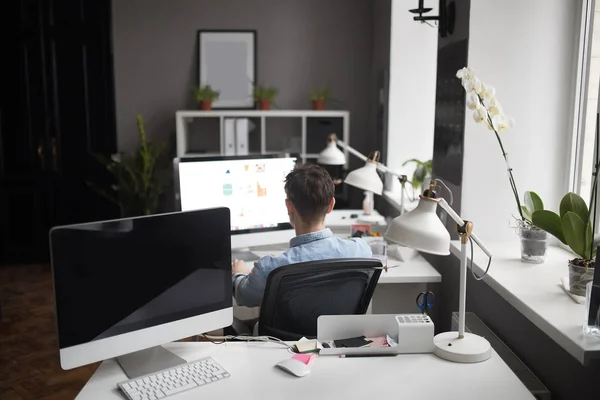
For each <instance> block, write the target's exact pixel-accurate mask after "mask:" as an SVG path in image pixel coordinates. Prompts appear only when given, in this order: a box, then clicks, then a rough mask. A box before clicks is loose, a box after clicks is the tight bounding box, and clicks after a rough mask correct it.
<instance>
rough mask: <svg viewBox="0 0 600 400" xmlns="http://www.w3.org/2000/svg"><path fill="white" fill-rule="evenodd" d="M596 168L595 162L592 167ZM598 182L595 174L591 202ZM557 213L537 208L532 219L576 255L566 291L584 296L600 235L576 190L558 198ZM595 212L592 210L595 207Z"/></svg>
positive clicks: (593, 219) (570, 264)
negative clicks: (596, 231) (595, 230)
mask: <svg viewBox="0 0 600 400" xmlns="http://www.w3.org/2000/svg"><path fill="white" fill-rule="evenodd" d="M597 170H598V165H596V168H595V171H597ZM597 185H598V174H597V173H596V174H595V176H594V183H593V185H592V194H591V198H590V204H594V199H595V197H596V190H597ZM559 210H560V211H559V212H560V215H558V214H556V213H554V212H552V211H548V210H540V211H536V212H534V213H533V216H532V217H533V218H532V219H533V223H534V224H535V225H536V226H539V227H540V228H542V229H543V230H545V231H546V232H548V233H549V234H551V235H552V236H554V237H556V238H557V239H558V240H560V241H561V242H562V243H563V244H566V245H567V246H569V248H570V249H571V251H572V252H573V253H575V254H576V255H577V256H578V257H576V258H574V259H572V260H569V291H570V292H571V293H573V294H574V295H577V296H585V290H586V288H585V286H586V285H587V283H588V282H590V281H592V279H593V278H594V271H595V269H594V267H595V258H596V247H597V246H598V243H599V242H600V235H595V232H594V228H595V227H594V223H593V221H595V219H596V217H595V215H592V213H591V210H590V209H588V206H587V204H585V201H584V200H583V199H582V198H581V197H580V196H579V195H577V194H576V193H572V192H569V193H567V194H566V195H565V196H564V197H563V198H562V200H561V202H560V207H559ZM594 214H595V211H594Z"/></svg>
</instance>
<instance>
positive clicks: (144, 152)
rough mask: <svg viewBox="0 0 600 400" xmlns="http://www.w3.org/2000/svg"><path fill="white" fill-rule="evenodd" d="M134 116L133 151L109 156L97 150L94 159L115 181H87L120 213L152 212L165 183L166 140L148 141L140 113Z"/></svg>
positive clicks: (156, 208) (124, 215) (154, 210)
mask: <svg viewBox="0 0 600 400" xmlns="http://www.w3.org/2000/svg"><path fill="white" fill-rule="evenodd" d="M136 118H137V127H138V133H139V137H140V148H139V149H138V150H137V151H135V152H130V153H125V152H123V153H117V154H113V155H112V156H111V157H110V158H107V157H104V156H102V155H98V154H96V155H95V157H96V159H97V160H98V161H99V162H100V163H101V164H102V165H103V166H104V167H105V168H106V170H107V171H108V172H109V173H110V174H111V175H112V176H113V179H114V184H112V185H111V186H110V187H102V186H99V185H97V184H90V185H91V186H92V187H93V188H94V189H95V190H96V191H97V192H98V193H99V194H101V195H102V196H104V197H106V198H107V199H108V200H110V201H112V202H114V203H115V204H117V205H118V206H119V208H120V210H121V216H123V217H132V216H139V215H150V214H155V213H156V212H157V210H158V203H159V200H160V197H161V195H162V194H163V193H164V191H165V187H166V184H167V174H166V172H167V171H166V167H167V160H166V157H165V154H164V150H165V147H166V143H162V144H158V145H156V144H153V143H151V142H150V141H149V140H148V137H147V135H146V129H145V127H144V120H143V118H142V116H141V115H137V117H136Z"/></svg>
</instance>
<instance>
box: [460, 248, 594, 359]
mask: <svg viewBox="0 0 600 400" xmlns="http://www.w3.org/2000/svg"><path fill="white" fill-rule="evenodd" d="M486 246H487V247H488V248H489V249H490V251H491V252H492V255H493V258H492V264H491V266H490V270H489V273H488V276H487V277H486V278H485V279H484V282H486V283H487V284H488V285H489V286H490V287H491V288H492V289H494V290H495V291H496V292H498V294H500V295H501V296H502V297H503V298H504V299H505V300H506V301H507V302H509V303H510V304H511V305H512V306H513V307H515V308H516V309H517V310H518V311H519V312H520V313H522V314H523V315H524V316H525V317H526V318H528V319H529V320H530V321H531V322H532V323H533V324H535V325H536V326H537V327H538V328H540V330H542V331H543V332H545V333H546V334H547V335H548V336H549V337H550V338H552V340H554V341H555V342H556V343H558V345H560V346H561V347H563V348H564V349H565V350H566V351H567V352H569V353H570V354H571V355H572V356H573V357H575V358H576V359H577V360H579V362H581V363H582V364H587V363H588V362H589V360H590V359H592V358H600V340H599V339H597V338H589V337H587V336H584V335H583V332H582V326H583V322H584V313H585V312H584V306H583V305H582V304H577V303H575V302H574V301H573V300H572V299H571V298H570V297H569V296H568V295H567V294H566V293H565V292H564V290H563V289H562V287H561V285H560V279H561V278H562V277H564V276H567V275H568V268H567V261H568V260H569V259H572V258H574V257H575V256H574V255H573V254H572V253H569V252H568V251H566V250H563V249H562V248H559V247H553V246H550V247H549V248H548V251H547V254H546V262H545V263H543V264H527V263H523V262H521V259H520V247H519V246H520V244H519V241H518V239H517V240H515V241H511V242H505V243H494V242H492V243H489V242H486ZM451 251H452V253H453V254H454V255H456V256H458V255H460V242H458V241H456V242H452V246H451ZM474 251H475V252H474V257H475V260H474V263H473V268H474V269H475V272H476V273H477V274H479V275H481V274H482V273H483V272H484V269H485V267H486V266H487V260H488V259H487V256H486V255H485V254H483V252H482V251H481V250H480V249H479V247H477V246H475V247H474ZM469 256H470V251H469ZM469 265H470V263H469ZM482 267H483V268H482ZM467 290H468V288H467Z"/></svg>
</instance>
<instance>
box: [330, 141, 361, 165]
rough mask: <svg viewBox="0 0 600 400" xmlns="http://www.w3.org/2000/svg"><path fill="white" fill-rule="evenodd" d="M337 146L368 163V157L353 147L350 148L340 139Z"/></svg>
mask: <svg viewBox="0 0 600 400" xmlns="http://www.w3.org/2000/svg"><path fill="white" fill-rule="evenodd" d="M337 144H338V145H340V147H342V148H343V149H344V150H348V152H350V153H352V154H353V155H355V156H356V157H358V158H359V159H361V160H363V161H367V160H368V159H367V157H366V156H364V155H363V154H361V153H360V152H358V151H356V150H354V149H353V148H352V147H350V146H349V145H347V144H346V143H344V142H342V141H341V140H339V139H338V140H337Z"/></svg>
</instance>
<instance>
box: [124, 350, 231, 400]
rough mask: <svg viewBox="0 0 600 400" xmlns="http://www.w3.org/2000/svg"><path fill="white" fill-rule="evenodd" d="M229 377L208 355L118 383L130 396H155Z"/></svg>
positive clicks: (135, 399)
mask: <svg viewBox="0 0 600 400" xmlns="http://www.w3.org/2000/svg"><path fill="white" fill-rule="evenodd" d="M225 378H229V373H228V372H227V371H225V370H224V369H223V367H221V366H220V365H219V364H218V363H217V362H216V361H215V360H213V359H212V358H211V357H207V358H203V359H202V360H198V361H192V362H190V363H187V364H183V365H178V366H177V367H174V368H170V369H165V370H163V371H159V372H154V373H152V374H149V375H145V376H140V377H139V378H135V379H131V380H129V381H125V382H122V383H119V384H118V385H117V386H118V387H119V389H121V390H122V391H123V393H125V395H126V396H127V398H128V399H130V400H156V399H163V398H165V397H168V396H171V395H174V394H177V393H180V392H183V391H185V390H189V389H193V388H195V387H200V386H204V385H206V384H209V383H212V382H215V381H219V380H221V379H225Z"/></svg>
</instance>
